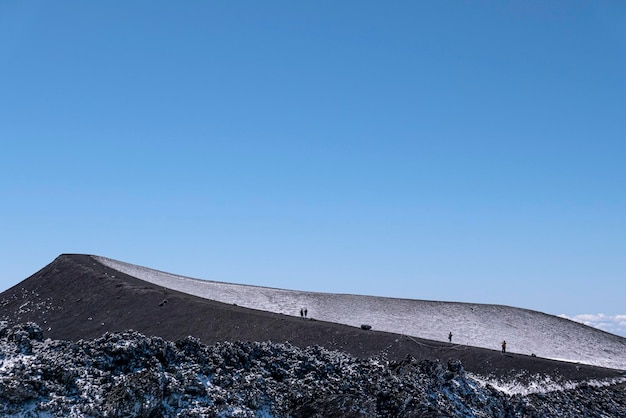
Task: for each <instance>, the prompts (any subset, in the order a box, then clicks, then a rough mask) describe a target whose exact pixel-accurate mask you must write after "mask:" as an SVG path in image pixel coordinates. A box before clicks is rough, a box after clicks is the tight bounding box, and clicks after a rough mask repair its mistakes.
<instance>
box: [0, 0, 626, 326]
mask: <svg viewBox="0 0 626 418" xmlns="http://www.w3.org/2000/svg"><path fill="white" fill-rule="evenodd" d="M625 22H626V5H625V4H624V3H623V2H619V1H602V2H591V1H589V2H583V1H556V2H550V3H549V4H546V3H545V2H543V1H512V2H499V1H498V2H496V1H485V2H466V1H456V2H414V1H406V2H403V1H399V2H393V3H392V4H389V3H384V2H373V1H342V2H331V1H316V2H293V1H268V2H245V1H215V2H205V1H187V2H164V1H133V2H79V1H76V2H72V1H68V2H62V3H58V2H52V1H32V2H19V1H5V2H2V3H0V71H1V75H2V77H0V97H1V100H0V139H1V143H2V152H1V153H0V174H1V176H0V193H1V196H2V199H1V204H0V215H1V216H0V230H1V231H2V239H1V240H0V246H1V247H0V252H1V254H2V257H0V288H1V289H2V290H4V289H6V288H9V287H11V286H13V285H15V284H17V283H18V282H19V281H21V280H22V279H24V278H26V277H27V276H29V275H30V274H32V273H34V272H35V271H36V270H38V269H39V268H41V267H43V266H44V265H45V264H47V263H48V262H50V261H52V259H54V257H56V256H57V255H59V254H61V253H69V252H76V253H90V254H97V255H102V256H105V257H111V258H115V259H119V260H122V261H127V262H130V263H135V264H140V265H145V266H148V267H152V268H156V269H161V270H165V271H170V272H173V273H177V274H184V275H188V276H193V277H198V278H204V279H213V280H222V281H229V282H237V283H246V284H258V285H264V286H272V287H281V288H289V289H298V290H314V291H324V292H339V293H358V294H372V295H381V296H394V297H407V298H413V299H433V300H450V301H465V302H477V303H498V304H506V305H512V306H518V307H525V308H530V309H537V310H540V311H543V312H548V313H552V314H565V315H568V316H570V317H574V316H576V315H580V314H600V313H602V314H604V315H605V316H607V315H608V316H611V315H623V314H625V313H626V312H625V310H624V306H626V303H625V300H624V299H625V297H624V295H625V294H626V256H625V254H626V193H625V192H624V185H626V78H625V77H624V74H626V24H625Z"/></svg>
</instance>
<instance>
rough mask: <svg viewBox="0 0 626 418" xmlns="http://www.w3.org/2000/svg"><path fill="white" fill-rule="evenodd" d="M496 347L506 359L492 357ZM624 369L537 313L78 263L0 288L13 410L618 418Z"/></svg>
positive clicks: (609, 345)
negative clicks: (502, 346) (504, 346)
mask: <svg viewBox="0 0 626 418" xmlns="http://www.w3.org/2000/svg"><path fill="white" fill-rule="evenodd" d="M304 307H306V308H307V310H308V316H309V317H311V318H309V320H303V319H301V318H300V317H299V311H300V309H301V308H304ZM363 324H368V325H371V326H372V329H371V330H364V329H362V328H361V325H363ZM449 331H452V332H453V334H454V337H453V339H454V340H455V341H453V342H452V343H450V342H448V341H445V340H446V339H447V333H448V332H449ZM428 338H430V339H428ZM504 338H506V340H507V341H508V343H509V347H510V349H511V350H512V351H514V352H513V353H506V354H502V353H500V352H499V350H494V348H496V349H497V348H499V341H501V339H504ZM457 340H458V341H457ZM464 340H466V341H464ZM559 344H560V345H559ZM479 345H483V347H488V348H490V349H487V348H481V347H479ZM494 346H495V347H494ZM527 354H534V355H527ZM544 357H552V358H556V359H566V360H568V361H567V362H564V361H557V360H554V359H548V358H544ZM625 369H626V339H624V338H622V337H619V336H615V335H612V334H608V333H606V332H603V331H600V330H597V329H594V328H590V327H586V326H584V325H581V324H578V323H576V322H572V321H568V320H565V319H562V318H558V317H555V316H550V315H546V314H543V313H539V312H533V311H528V310H524V309H519V308H512V307H507V306H493V305H474V304H463V303H450V302H429V301H419V300H404V299H391V298H377V297H371V296H357V295H334V294H320V293H309V292H299V291H291V290H282V289H270V288H263V287H254V286H244V285H237V284H230V283H219V282H209V281H202V280H198V279H191V278H187V277H182V276H177V275H174V274H169V273H164V272H160V271H156V270H153V269H149V268H145V267H140V266H135V265H132V264H128V263H123V262H120V261H115V260H111V259H107V258H103V257H95V256H88V255H77V254H74V255H61V256H59V257H58V258H57V259H56V260H54V261H53V262H52V263H50V264H49V265H47V266H45V267H44V268H42V269H41V270H40V271H38V272H36V273H35V274H33V275H32V276H31V277H29V278H27V279H26V280H24V281H23V282H21V283H19V284H18V285H16V286H14V287H12V288H11V289H8V290H7V291H5V292H2V293H1V294H0V415H2V416H7V417H20V418H21V417H60V416H63V417H128V416H138V417H171V416H180V417H214V416H215V417H332V416H342V417H387V416H403V417H404V416H406V417H503V418H504V417H572V418H573V417H626V374H625V372H624V370H625Z"/></svg>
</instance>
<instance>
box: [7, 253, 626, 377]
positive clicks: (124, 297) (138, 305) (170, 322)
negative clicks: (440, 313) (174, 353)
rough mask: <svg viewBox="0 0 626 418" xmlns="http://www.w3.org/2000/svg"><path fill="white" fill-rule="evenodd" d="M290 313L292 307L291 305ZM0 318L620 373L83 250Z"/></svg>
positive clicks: (560, 373) (508, 366)
mask: <svg viewBox="0 0 626 418" xmlns="http://www.w3.org/2000/svg"><path fill="white" fill-rule="evenodd" d="M294 314H298V315H299V313H296V312H294ZM0 318H2V319H4V320H8V321H10V322H15V323H17V322H27V321H32V322H36V323H37V324H39V325H40V326H41V328H42V329H43V330H44V338H51V339H64V340H73V341H77V340H79V339H91V338H96V337H99V336H101V335H102V334H104V333H105V332H121V331H125V330H129V329H133V330H135V331H139V332H141V333H142V334H145V335H147V336H160V337H162V338H165V339H168V340H177V339H180V338H184V337H186V336H188V335H193V336H195V337H197V338H199V339H200V340H201V341H202V342H203V343H204V344H214V343H216V342H218V341H238V340H240V341H272V342H277V343H284V342H289V343H290V344H292V345H295V346H298V347H305V346H309V345H319V346H323V347H325V348H327V349H331V350H340V351H344V352H347V353H349V354H351V355H353V356H355V357H360V358H365V357H372V356H379V355H382V356H384V357H385V358H387V359H389V360H401V359H403V358H406V356H407V355H410V356H413V357H415V358H416V359H419V360H421V359H428V360H435V359H439V360H440V361H442V362H447V361H451V360H461V362H462V363H463V366H464V367H465V369H466V370H467V371H469V372H473V373H477V374H480V375H483V376H489V375H492V376H495V377H505V376H514V375H517V374H518V373H520V372H521V371H526V372H528V374H531V375H532V374H544V375H550V376H553V377H555V376H557V377H560V378H563V379H567V380H586V379H602V378H609V377H618V376H622V375H623V372H621V371H618V370H612V369H606V368H601V367H593V366H588V365H581V364H573V363H567V362H559V361H555V360H549V359H544V358H539V357H531V356H526V355H522V354H506V355H502V354H501V353H500V352H499V351H495V350H488V349H484V348H476V347H470V346H462V345H455V344H449V343H444V342H438V341H431V340H425V339H420V338H415V337H407V336H403V335H399V334H392V333H386V332H379V331H375V330H369V331H364V330H361V329H360V328H356V327H351V326H347V325H341V324H335V323H330V322H323V321H315V320H302V319H301V318H300V317H299V316H296V315H294V316H288V315H282V314H275V313H270V312H266V311H259V310H254V309H248V308H244V307H239V306H236V305H228V304H224V303H220V302H216V301H212V300H207V299H203V298H199V297H196V296H192V295H188V294H185V293H181V292H177V291H173V290H170V289H166V288H163V287H160V286H157V285H154V284H152V283H149V282H145V281H143V280H139V279H137V278H134V277H131V276H128V275H126V274H123V273H121V272H119V271H117V270H113V269H111V268H109V267H107V266H104V265H103V264H101V263H99V262H98V261H96V260H95V259H94V258H92V257H91V256H88V255H75V254H70V255H67V254H64V255H61V256H59V257H57V259H55V260H54V261H53V262H52V263H50V264H49V265H47V266H46V267H44V268H43V269H41V270H40V271H38V272H37V273H35V274H34V275H32V276H31V277H29V278H28V279H26V280H24V281H23V282H21V283H19V284H18V285H16V286H14V287H12V288H11V289H8V290H7V291H5V292H3V293H2V294H0Z"/></svg>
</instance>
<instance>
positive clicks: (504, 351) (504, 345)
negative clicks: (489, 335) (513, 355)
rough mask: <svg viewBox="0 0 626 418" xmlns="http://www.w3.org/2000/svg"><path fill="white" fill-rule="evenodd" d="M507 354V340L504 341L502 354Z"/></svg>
mask: <svg viewBox="0 0 626 418" xmlns="http://www.w3.org/2000/svg"><path fill="white" fill-rule="evenodd" d="M504 353H506V340H504V341H502V354H504Z"/></svg>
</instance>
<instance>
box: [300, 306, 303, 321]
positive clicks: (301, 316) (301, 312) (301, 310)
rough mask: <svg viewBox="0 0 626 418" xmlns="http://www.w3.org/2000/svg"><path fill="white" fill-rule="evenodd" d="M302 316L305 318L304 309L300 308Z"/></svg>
mask: <svg viewBox="0 0 626 418" xmlns="http://www.w3.org/2000/svg"><path fill="white" fill-rule="evenodd" d="M300 318H302V319H304V310H303V309H302V308H300Z"/></svg>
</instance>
